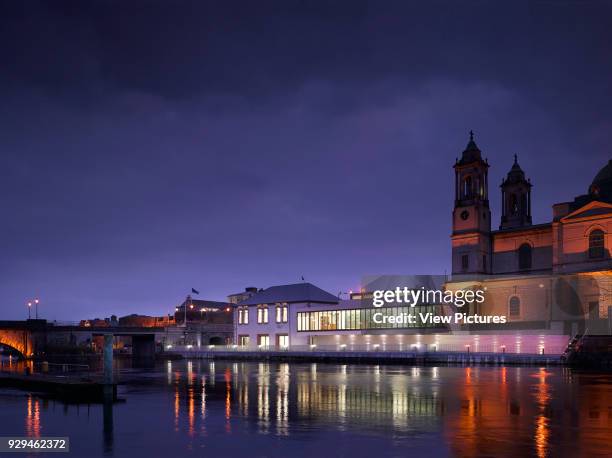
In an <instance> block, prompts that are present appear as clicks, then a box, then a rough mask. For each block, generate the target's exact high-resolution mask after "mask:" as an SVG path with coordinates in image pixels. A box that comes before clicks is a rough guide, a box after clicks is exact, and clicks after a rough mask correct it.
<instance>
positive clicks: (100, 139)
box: [0, 0, 612, 320]
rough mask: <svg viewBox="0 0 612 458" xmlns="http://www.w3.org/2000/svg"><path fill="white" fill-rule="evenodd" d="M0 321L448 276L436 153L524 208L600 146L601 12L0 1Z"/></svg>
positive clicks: (549, 7) (581, 174)
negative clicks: (483, 176)
mask: <svg viewBox="0 0 612 458" xmlns="http://www.w3.org/2000/svg"><path fill="white" fill-rule="evenodd" d="M0 56H2V58H1V64H0V65H1V70H0V97H1V98H0V100H1V101H2V103H1V104H0V106H1V109H0V154H1V156H0V157H1V158H2V162H1V165H0V174H1V180H0V204H1V208H2V214H3V218H2V225H1V226H0V241H1V242H0V243H1V246H2V255H1V257H0V293H1V296H0V297H1V300H2V316H1V318H3V319H18V318H23V317H24V316H26V314H27V312H26V309H25V307H24V301H25V300H26V299H27V298H28V297H31V296H34V295H38V296H40V297H41V298H42V302H43V305H42V307H41V315H42V316H43V317H46V318H56V319H68V320H76V319H80V318H84V317H95V316H108V315H110V314H111V313H115V314H117V315H124V314H128V313H149V314H163V313H167V312H169V311H171V310H172V309H173V307H174V305H175V304H177V303H178V302H180V301H181V299H182V297H183V296H184V294H185V293H186V292H188V291H189V290H190V288H191V287H195V288H197V289H199V290H200V291H201V292H202V295H201V297H204V298H209V299H217V300H222V299H223V298H224V297H225V296H226V295H227V294H228V293H234V292H237V291H240V290H241V289H242V288H244V287H245V286H257V287H267V286H271V285H274V284H284V283H292V282H296V281H299V279H300V277H301V276H302V275H303V276H304V277H305V278H306V279H307V280H309V281H311V282H313V283H315V284H317V285H319V286H321V287H323V288H324V289H327V290H328V291H330V292H332V293H334V294H335V293H337V292H338V291H340V290H343V291H347V290H348V289H350V288H355V287H357V286H358V284H359V279H360V278H361V276H362V275H366V274H379V273H387V274H410V273H422V274H424V273H444V271H445V270H447V269H449V264H450V263H449V255H450V244H449V234H450V215H451V210H452V203H453V194H452V189H453V175H452V168H451V167H452V165H453V163H454V160H455V157H456V156H458V155H460V153H461V151H462V150H463V148H464V147H465V144H466V143H467V139H468V135H467V132H468V131H469V130H470V129H474V131H475V132H476V141H477V143H478V145H479V146H480V148H481V149H482V150H483V153H484V155H485V156H487V157H488V159H489V162H490V163H491V166H492V167H491V171H490V173H491V175H490V183H491V189H490V193H491V200H492V206H493V212H494V221H495V222H497V221H499V198H498V197H499V189H498V185H499V183H500V182H501V179H502V176H503V175H504V174H505V173H506V172H507V171H508V170H509V168H510V166H511V164H512V155H513V154H514V153H518V154H519V162H520V163H521V165H522V166H523V168H524V169H525V170H526V172H527V175H528V176H529V177H530V178H531V180H532V182H533V183H534V189H533V200H534V217H535V222H545V221H547V220H549V219H550V217H551V204H552V203H554V202H559V201H564V200H570V199H572V198H573V197H574V196H575V195H577V194H581V193H584V192H585V191H586V189H587V187H588V185H589V183H590V181H591V179H592V178H593V176H594V175H595V173H596V172H597V170H598V169H599V168H600V167H601V166H602V165H603V164H604V163H605V162H606V161H607V160H608V159H609V158H610V157H611V156H612V155H611V154H610V153H611V146H610V145H611V136H612V134H611V132H612V103H611V100H612V99H611V96H612V89H611V88H612V84H611V81H612V58H611V56H612V3H610V2H603V1H602V2H596V1H594V2H574V1H541V2H530V3H522V2H517V1H508V2H505V3H504V2H489V1H474V2H460V1H454V0H453V1H447V2H438V1H433V2H407V1H398V2H393V1H384V2H379V1H373V2H361V1H350V2H348V1H332V2H323V1H320V2H310V1H288V0H279V1H276V2H275V1H244V2H234V1H223V2H222V1H218V2H204V1H198V2H193V3H190V2H185V1H179V2H172V1H167V2H159V1H156V2H141V1H130V2H125V1H105V2H99V1H94V2H80V1H74V2H61V1H59V2H40V3H38V2H30V1H25V2H3V3H2V5H1V6H0Z"/></svg>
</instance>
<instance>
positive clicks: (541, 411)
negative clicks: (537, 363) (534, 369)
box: [534, 368, 550, 458]
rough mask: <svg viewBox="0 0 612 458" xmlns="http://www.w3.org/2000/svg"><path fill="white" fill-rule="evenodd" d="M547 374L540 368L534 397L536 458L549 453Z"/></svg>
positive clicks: (548, 392)
mask: <svg viewBox="0 0 612 458" xmlns="http://www.w3.org/2000/svg"><path fill="white" fill-rule="evenodd" d="M547 375H548V373H547V372H546V369H544V368H541V369H540V370H539V372H538V388H537V391H536V392H535V394H534V396H535V399H536V402H537V405H538V414H537V416H536V428H535V448H536V454H537V455H538V457H540V458H542V457H545V456H547V455H548V454H549V453H548V452H549V445H548V441H549V436H550V431H549V426H548V418H547V417H546V415H547V409H548V402H549V401H550V387H549V386H548V384H547V383H546V377H547Z"/></svg>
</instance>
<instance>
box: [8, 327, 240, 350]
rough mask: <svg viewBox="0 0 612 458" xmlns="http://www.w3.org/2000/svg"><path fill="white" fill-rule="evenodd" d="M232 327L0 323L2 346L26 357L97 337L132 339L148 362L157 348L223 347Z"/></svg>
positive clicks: (229, 337) (77, 344) (72, 345)
mask: <svg viewBox="0 0 612 458" xmlns="http://www.w3.org/2000/svg"><path fill="white" fill-rule="evenodd" d="M232 334H233V325H231V324H204V325H202V324H198V323H193V324H191V323H190V324H189V325H188V326H187V327H180V326H169V327H139V326H81V325H77V324H65V323H57V322H49V321H47V320H32V319H30V320H25V321H0V345H4V346H7V347H10V348H12V349H13V350H15V351H16V352H18V353H19V354H20V355H21V356H23V357H25V358H31V357H34V356H37V355H42V354H44V353H47V350H49V351H52V350H53V349H57V348H66V347H82V346H87V345H90V344H91V343H92V342H93V339H94V337H98V336H110V338H111V340H110V341H109V340H108V339H104V345H107V344H108V342H110V345H112V338H113V337H116V336H117V337H130V338H131V341H132V358H133V359H134V360H140V359H142V360H147V359H151V358H153V357H154V356H155V351H156V349H159V350H162V349H163V348H165V347H166V346H169V347H172V346H175V345H177V344H178V345H180V344H183V345H191V346H193V347H200V346H206V345H209V344H223V343H226V342H227V341H228V339H230V340H231V337H232Z"/></svg>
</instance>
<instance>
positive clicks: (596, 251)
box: [589, 229, 604, 259]
mask: <svg viewBox="0 0 612 458" xmlns="http://www.w3.org/2000/svg"><path fill="white" fill-rule="evenodd" d="M603 257H604V233H603V231H602V230H601V229H595V230H594V231H591V233H590V234H589V258H590V259H599V258H603Z"/></svg>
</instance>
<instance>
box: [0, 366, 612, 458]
mask: <svg viewBox="0 0 612 458" xmlns="http://www.w3.org/2000/svg"><path fill="white" fill-rule="evenodd" d="M143 374H144V375H146V377H147V379H149V380H150V379H152V380H157V382H156V383H154V384H152V385H151V386H149V387H148V388H146V389H143V388H142V387H143V385H142V383H141V382H134V383H132V384H131V385H128V386H127V387H126V388H124V389H125V391H124V396H125V398H126V400H127V402H126V403H125V404H116V405H114V406H113V405H112V404H110V405H104V406H102V407H101V409H102V410H103V413H104V415H103V422H104V425H103V427H102V425H100V427H98V428H91V425H88V424H86V423H83V422H80V421H78V422H75V423H70V425H71V426H70V428H71V431H76V432H71V444H72V443H74V444H75V447H78V445H79V437H80V434H83V435H86V434H87V432H88V431H90V430H96V431H98V434H100V433H99V431H103V432H104V447H103V449H102V450H101V451H100V452H104V453H107V454H113V455H115V456H122V452H124V451H126V450H128V448H130V447H132V448H134V447H139V448H141V449H142V450H143V451H147V450H148V451H149V453H150V454H151V456H159V455H161V454H170V455H171V454H172V453H173V452H172V450H174V451H175V452H174V453H175V454H176V453H177V451H180V450H192V451H194V452H196V451H198V450H200V449H201V447H205V448H206V447H210V443H209V442H206V437H207V435H208V434H210V437H213V436H214V438H215V444H218V445H216V446H218V447H221V446H223V447H229V448H236V449H237V448H240V447H241V446H244V447H246V449H245V450H243V451H244V453H247V452H248V451H249V447H248V446H247V445H241V444H248V443H250V441H252V440H255V439H254V438H258V439H257V444H258V445H257V446H258V447H259V448H261V450H262V451H261V454H262V455H265V456H270V455H278V454H279V453H277V452H274V451H275V450H276V448H274V447H280V446H282V447H287V448H286V449H285V451H286V453H291V454H292V455H296V456H302V452H304V453H306V450H303V447H302V445H301V444H303V443H304V442H303V440H304V438H305V437H313V436H312V435H313V434H314V437H317V435H321V437H329V436H327V435H328V434H333V435H334V438H335V440H338V441H340V442H341V443H343V447H344V450H349V451H350V450H351V447H355V449H354V450H353V452H354V453H355V454H357V455H360V454H362V453H361V452H362V451H363V450H362V448H363V447H364V446H367V444H376V450H377V451H378V452H379V454H380V455H382V456H385V454H386V453H389V454H398V453H399V454H401V453H404V452H406V451H407V450H410V449H411V448H415V447H418V446H424V447H435V448H436V455H441V456H444V455H448V456H537V457H546V456H558V455H562V454H564V453H565V452H567V450H580V454H581V455H587V454H594V455H597V454H600V455H601V454H606V453H607V451H608V437H610V434H612V421H611V417H612V376H610V375H605V374H581V373H576V372H572V371H569V370H566V369H557V368H552V369H551V368H549V369H545V368H527V367H523V368H517V367H401V366H382V365H380V366H353V365H327V364H287V363H279V364H275V363H267V362H262V363H246V362H222V361H216V362H207V361H193V362H191V361H188V362H185V361H173V362H171V363H170V362H169V363H164V364H163V365H161V366H160V367H159V371H158V372H153V373H151V372H148V373H143ZM14 402H15V406H18V405H19V403H20V402H22V401H21V398H17V399H16V400H15V401H14ZM53 405H55V403H53ZM92 408H93V409H96V408H97V407H96V406H93V407H92ZM5 409H6V408H5ZM113 410H114V413H113ZM24 411H25V422H24V423H22V424H23V425H24V426H23V432H22V431H18V430H15V431H11V432H12V433H15V435H19V434H21V433H23V434H25V435H27V436H30V437H39V436H41V435H42V436H45V435H52V433H53V428H58V432H61V425H62V424H68V423H69V422H70V421H71V418H72V417H73V416H75V415H78V409H77V410H75V409H72V408H71V409H68V408H67V406H66V407H65V415H64V417H63V418H56V416H57V415H58V412H56V411H55V409H48V404H45V403H43V401H42V400H41V399H40V398H38V397H36V396H28V397H27V398H25V400H24V401H23V404H22V405H21V412H24ZM18 412H19V410H18V409H17V410H15V411H14V412H13V413H12V414H11V415H12V416H15V415H19V413H18ZM94 418H98V417H95V416H94ZM143 418H144V419H146V421H144V422H143V421H142V419H143ZM113 419H114V437H115V438H117V437H121V438H124V439H122V441H117V440H116V439H115V440H113ZM93 421H94V420H88V422H93ZM2 426H3V427H4V426H5V425H4V424H2ZM43 427H44V428H43ZM75 428H76V429H75ZM7 431H10V429H9V430H7ZM127 431H129V432H133V433H138V432H140V434H128V432H127ZM143 431H146V434H142V432H143ZM168 432H173V434H168ZM58 435H62V434H58ZM98 437H99V436H98ZM355 437H359V438H360V440H361V441H362V442H361V443H360V444H354V443H353V442H354V441H355ZM125 438H129V439H125ZM278 438H283V441H282V442H278ZM343 441H344V442H343ZM364 441H365V442H364ZM98 443H99V442H98ZM207 444H208V445H207ZM364 444H365V445H364ZM419 444H420V445H419ZM423 444H425V445H423ZM81 446H82V447H86V446H87V444H82V445H81ZM266 447H270V449H269V450H268V449H267V448H266ZM217 450H218V451H222V450H223V449H217ZM266 450H268V451H266ZM87 453H88V454H89V455H91V456H95V455H96V451H95V450H88V451H87ZM143 453H144V452H143ZM126 456H128V455H126Z"/></svg>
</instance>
